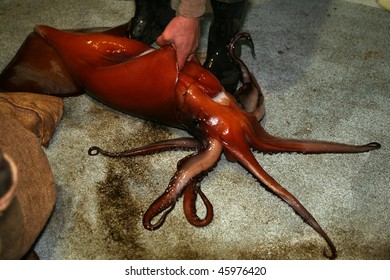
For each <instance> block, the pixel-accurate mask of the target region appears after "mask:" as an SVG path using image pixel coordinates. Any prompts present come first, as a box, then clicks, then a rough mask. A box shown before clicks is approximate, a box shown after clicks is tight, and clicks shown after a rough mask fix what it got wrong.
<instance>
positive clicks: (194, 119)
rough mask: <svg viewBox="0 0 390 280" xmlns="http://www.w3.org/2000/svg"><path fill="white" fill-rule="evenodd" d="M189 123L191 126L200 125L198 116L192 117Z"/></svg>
mask: <svg viewBox="0 0 390 280" xmlns="http://www.w3.org/2000/svg"><path fill="white" fill-rule="evenodd" d="M191 125H192V126H193V127H199V125H200V119H198V118H193V119H192V120H191Z"/></svg>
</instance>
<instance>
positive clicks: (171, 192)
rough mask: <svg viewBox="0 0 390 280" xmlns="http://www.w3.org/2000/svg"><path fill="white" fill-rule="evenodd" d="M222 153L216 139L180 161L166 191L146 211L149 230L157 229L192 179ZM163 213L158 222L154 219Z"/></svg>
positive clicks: (210, 165)
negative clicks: (153, 221) (154, 221)
mask: <svg viewBox="0 0 390 280" xmlns="http://www.w3.org/2000/svg"><path fill="white" fill-rule="evenodd" d="M221 153H222V145H221V144H220V143H219V142H218V141H217V140H215V139H211V140H209V141H208V144H207V146H206V147H205V148H204V149H203V150H201V151H200V152H199V153H195V154H193V155H190V156H187V157H185V158H183V159H182V160H180V161H179V163H178V169H177V171H176V173H175V175H174V176H173V177H172V179H171V181H170V183H169V185H168V187H167V189H166V190H165V192H164V193H163V194H162V195H161V196H160V197H159V198H157V199H156V200H155V201H154V202H153V203H152V204H151V205H150V207H149V209H148V210H147V211H146V213H145V215H144V218H143V224H144V227H145V228H146V229H148V230H156V229H158V228H159V227H161V225H162V224H163V223H164V220H165V217H166V216H167V214H168V213H167V212H166V210H167V209H168V210H167V211H168V212H170V211H171V210H172V209H173V207H174V205H175V203H176V201H177V198H178V197H179V196H180V195H181V194H182V193H183V191H184V189H185V188H186V187H188V184H189V183H190V181H191V180H192V179H193V178H195V177H197V176H199V175H201V174H202V173H204V172H206V171H207V170H209V169H211V168H212V167H213V166H214V165H215V163H216V162H217V161H218V160H219V158H220V156H221ZM164 211H165V212H164ZM160 214H162V216H161V217H160V219H159V220H158V221H157V222H156V223H152V220H153V219H154V218H156V217H157V216H158V215H160Z"/></svg>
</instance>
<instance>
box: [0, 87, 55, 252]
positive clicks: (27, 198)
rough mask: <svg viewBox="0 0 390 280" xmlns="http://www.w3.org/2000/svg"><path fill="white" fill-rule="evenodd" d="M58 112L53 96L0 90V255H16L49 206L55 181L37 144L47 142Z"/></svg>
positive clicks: (38, 229)
mask: <svg viewBox="0 0 390 280" xmlns="http://www.w3.org/2000/svg"><path fill="white" fill-rule="evenodd" d="M62 112H63V101H62V100H61V99H60V98H57V97H52V96H44V95H37V94H31V93H12V94H8V93H2V94H1V95H0V153H1V156H2V158H3V160H2V162H3V164H0V174H2V177H1V179H0V184H2V186H0V190H2V191H1V192H0V207H1V209H0V259H20V258H22V257H23V256H24V255H25V254H26V253H27V252H28V251H29V250H30V248H31V247H32V245H33V244H34V242H35V240H36V239H37V237H38V236H39V234H40V232H41V231H42V229H43V228H44V226H45V224H46V222H47V220H48V218H49V217H50V214H51V212H52V210H53V207H54V204H55V197H56V190H55V181H54V176H53V174H52V171H51V168H50V165H49V162H48V159H47V157H46V154H45V152H44V150H43V149H42V147H41V144H44V145H48V143H49V142H50V139H51V137H52V136H53V133H54V131H55V128H56V125H57V124H58V122H59V120H60V118H61V115H62ZM8 178H11V179H8Z"/></svg>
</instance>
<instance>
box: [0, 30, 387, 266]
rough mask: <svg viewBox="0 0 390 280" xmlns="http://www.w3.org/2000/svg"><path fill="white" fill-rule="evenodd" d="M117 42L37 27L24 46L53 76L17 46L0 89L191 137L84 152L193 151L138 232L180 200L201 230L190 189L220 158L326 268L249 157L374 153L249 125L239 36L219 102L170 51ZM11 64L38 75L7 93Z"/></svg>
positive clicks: (256, 115) (292, 201) (278, 191)
mask: <svg viewBox="0 0 390 280" xmlns="http://www.w3.org/2000/svg"><path fill="white" fill-rule="evenodd" d="M118 30H119V31H118ZM120 33H121V32H120V28H119V29H118V28H114V29H112V30H108V31H105V32H100V33H90V32H86V33H85V31H84V33H77V32H65V31H60V30H57V29H54V28H51V27H48V26H37V27H36V28H35V33H33V35H32V36H34V40H36V41H39V44H41V45H42V48H40V50H39V51H40V52H44V53H45V54H46V60H47V61H50V64H51V65H53V63H54V64H56V66H57V67H55V69H56V71H53V70H52V69H50V68H48V67H46V66H41V65H42V59H41V61H39V60H38V59H37V58H36V57H34V55H33V53H34V48H33V47H32V46H30V45H34V44H35V43H34V42H35V41H34V42H27V43H25V45H24V46H23V47H22V48H21V50H20V51H19V52H18V54H17V56H19V57H22V59H19V60H18V59H16V60H14V62H13V63H12V62H11V63H10V65H9V66H8V67H7V68H6V69H5V71H4V73H3V74H2V75H1V76H0V82H1V83H2V84H3V85H4V84H7V89H11V90H12V89H14V90H18V89H20V87H22V86H24V87H27V88H33V89H34V90H35V91H38V92H43V93H45V92H46V93H53V92H54V93H55V92H56V91H60V92H61V93H69V94H72V93H75V92H77V91H85V92H87V93H88V94H89V95H91V96H92V97H94V98H96V99H97V100H99V101H101V102H102V103H104V104H106V105H108V106H111V107H112V108H114V109H116V110H119V111H122V112H125V113H128V114H130V115H133V116H135V117H139V118H143V119H147V120H151V121H156V122H159V123H162V124H165V125H169V126H174V127H178V128H181V129H184V130H186V131H188V132H189V133H190V134H191V135H192V136H193V137H192V138H191V137H189V138H180V139H171V140H166V141H161V142H158V143H151V144H150V145H148V146H144V147H140V148H136V149H132V150H128V151H124V152H107V151H104V150H102V149H100V148H98V147H92V148H91V149H90V150H89V154H90V155H97V154H99V153H100V154H104V155H107V156H111V157H120V156H129V157H130V156H137V155H145V154H150V153H156V152H160V151H166V150H177V149H185V150H193V151H194V152H193V153H192V154H191V155H189V156H187V157H185V158H183V159H182V160H180V161H179V162H178V165H177V171H176V172H175V174H174V175H173V177H172V178H171V180H170V182H169V184H168V187H167V188H166V189H165V190H164V191H162V194H161V196H160V197H158V198H157V199H156V200H155V201H154V202H153V203H152V204H151V205H150V207H149V209H147V211H146V212H145V215H144V218H143V224H144V226H145V228H146V229H148V230H155V229H158V228H159V227H160V226H162V224H163V223H164V220H165V219H166V217H167V215H168V213H169V212H170V211H172V209H173V208H174V206H175V204H176V202H177V201H178V199H179V197H180V196H183V204H184V213H185V215H186V218H187V220H188V221H189V222H190V223H191V224H193V225H195V226H206V225H208V224H209V223H210V222H211V221H212V218H213V207H212V205H211V203H210V202H209V200H208V199H207V197H206V196H205V194H204V193H203V192H202V190H201V187H200V184H201V181H202V179H203V178H204V176H206V175H207V173H208V172H209V171H211V170H212V168H213V167H215V165H216V164H217V162H218V160H219V159H220V157H221V154H222V153H224V154H225V156H226V158H227V159H228V160H229V161H232V162H239V163H240V164H241V165H242V166H243V167H244V168H245V169H247V170H248V171H249V172H250V173H251V174H252V175H253V176H254V177H255V178H257V179H258V180H259V181H260V182H261V183H262V184H263V185H264V186H265V187H266V188H268V189H269V190H270V191H272V192H273V193H274V194H275V195H277V196H278V197H280V198H281V199H282V200H284V201H285V202H286V203H287V204H288V205H289V206H291V207H292V208H293V209H294V210H295V212H296V213H297V214H298V215H300V216H301V217H302V219H303V220H304V221H305V222H306V223H308V224H309V225H310V226H311V227H312V228H313V229H314V230H315V231H317V232H318V233H319V234H320V235H321V236H322V237H323V238H324V239H325V241H326V243H327V244H328V246H329V248H330V252H329V253H327V254H326V255H327V257H328V258H332V259H333V258H335V257H336V255H337V253H336V248H335V246H334V244H333V243H332V241H331V239H330V238H329V236H328V235H327V234H326V232H325V231H324V230H323V229H322V228H321V226H320V225H319V224H318V223H317V221H316V220H315V219H314V217H313V216H312V215H311V214H310V213H309V211H308V210H306V208H305V207H304V206H303V205H302V204H301V203H300V202H299V201H298V199H297V198H295V197H294V196H293V195H292V194H291V193H290V192H288V191H287V190H286V189H284V188H283V187H282V186H281V185H280V184H279V183H278V182H277V181H275V179H274V178H272V177H271V176H270V175H268V174H267V172H266V171H265V170H264V169H263V168H262V167H261V165H260V164H259V163H258V162H257V160H256V159H255V157H254V155H253V152H252V151H253V150H254V151H259V152H264V153H279V152H297V153H307V154H309V153H310V154H313V153H361V152H368V151H371V150H375V149H378V148H380V144H379V143H376V142H373V143H369V144H365V145H360V146H359V145H348V144H341V143H333V142H327V141H305V140H296V139H283V138H279V137H275V136H272V135H270V134H269V133H267V132H266V131H265V130H264V128H263V127H262V126H261V125H260V122H259V121H260V120H261V119H262V118H263V116H264V102H263V96H262V93H261V90H260V87H259V85H258V83H257V82H256V80H255V78H254V76H253V75H252V74H251V73H250V72H249V71H248V69H247V67H246V66H245V65H244V63H243V62H242V61H241V60H240V59H239V58H238V57H236V55H235V52H234V46H235V44H236V42H237V41H238V40H240V39H246V40H248V42H249V43H250V44H251V45H252V48H253V44H252V41H251V38H250V35H249V34H248V33H245V32H243V33H240V34H238V35H237V36H236V37H235V38H233V39H232V42H231V44H230V46H229V49H230V55H231V57H232V59H233V60H234V61H235V62H236V63H237V65H238V66H239V67H240V69H241V72H242V86H241V87H240V88H239V89H238V90H237V91H236V92H235V93H232V94H230V93H228V92H226V91H225V90H224V88H223V87H222V86H221V85H220V83H219V81H218V80H217V79H216V78H215V77H214V76H213V75H212V74H211V73H210V72H208V71H207V70H205V69H204V68H203V67H202V66H201V65H200V64H199V63H196V62H188V63H186V65H185V66H184V68H183V69H182V70H181V71H178V69H177V65H176V57H175V51H174V49H173V48H172V47H171V46H167V47H164V48H161V49H154V48H151V47H150V46H148V45H145V44H143V43H141V42H138V41H135V40H131V39H127V38H124V37H121V36H119V35H118V34H120ZM43 46H44V47H43ZM20 63H23V64H24V66H26V65H27V66H29V67H30V69H34V70H31V71H35V72H37V73H38V74H37V73H36V75H34V78H29V77H26V76H23V75H22V74H15V73H13V74H12V75H14V76H18V75H19V76H18V79H13V81H15V80H18V81H19V82H18V83H14V84H12V82H10V81H11V79H10V78H9V75H10V74H9V73H11V72H12V71H13V69H15V68H16V67H18V66H20V65H19V64H20ZM7 75H8V76H7ZM14 78H15V77H14ZM29 79H31V80H29ZM48 79H52V80H55V81H56V85H47V83H46V84H45V83H44V82H43V81H44V80H46V81H47V80H48ZM59 84H61V85H62V86H58V85H59ZM18 87H19V88H18ZM24 89H25V88H24ZM198 197H200V199H201V200H202V201H203V203H204V204H205V207H206V209H207V212H206V215H205V217H203V218H201V217H199V216H198V215H197V212H196V206H195V201H196V199H197V198H198Z"/></svg>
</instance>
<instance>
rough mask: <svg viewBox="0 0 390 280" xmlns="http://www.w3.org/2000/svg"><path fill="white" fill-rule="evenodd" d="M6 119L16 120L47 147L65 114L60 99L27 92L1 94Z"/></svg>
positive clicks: (2, 108)
mask: <svg viewBox="0 0 390 280" xmlns="http://www.w3.org/2000/svg"><path fill="white" fill-rule="evenodd" d="M0 111H1V113H3V115H4V116H3V117H4V118H10V119H15V120H16V121H17V122H19V123H20V124H21V125H22V126H24V127H25V128H26V129H28V130H30V131H31V132H33V133H34V134H35V135H36V136H37V138H38V139H40V142H41V144H42V145H44V146H47V145H48V144H49V141H50V139H51V137H52V135H53V133H54V131H55V129H56V125H57V123H58V122H59V120H60V118H61V116H62V113H63V101H62V99H60V98H57V97H53V96H47V95H40V94H34V93H27V92H15V93H0Z"/></svg>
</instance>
